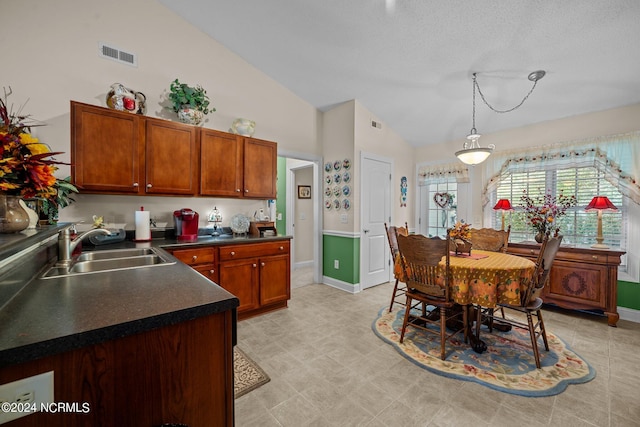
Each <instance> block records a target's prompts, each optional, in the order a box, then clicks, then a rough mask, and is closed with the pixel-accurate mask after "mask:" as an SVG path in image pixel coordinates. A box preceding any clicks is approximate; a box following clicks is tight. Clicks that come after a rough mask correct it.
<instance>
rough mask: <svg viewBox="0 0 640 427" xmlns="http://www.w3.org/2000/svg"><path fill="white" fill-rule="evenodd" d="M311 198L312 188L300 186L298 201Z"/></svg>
mask: <svg viewBox="0 0 640 427" xmlns="http://www.w3.org/2000/svg"><path fill="white" fill-rule="evenodd" d="M310 198H311V186H310V185H298V199H310Z"/></svg>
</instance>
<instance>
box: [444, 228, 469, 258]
mask: <svg viewBox="0 0 640 427" xmlns="http://www.w3.org/2000/svg"><path fill="white" fill-rule="evenodd" d="M470 228H471V224H465V223H464V222H463V221H458V222H456V223H455V225H454V226H453V228H451V229H450V230H449V241H450V242H451V243H453V250H454V252H455V253H456V255H457V254H458V253H468V254H469V255H471V240H469V239H471V230H470Z"/></svg>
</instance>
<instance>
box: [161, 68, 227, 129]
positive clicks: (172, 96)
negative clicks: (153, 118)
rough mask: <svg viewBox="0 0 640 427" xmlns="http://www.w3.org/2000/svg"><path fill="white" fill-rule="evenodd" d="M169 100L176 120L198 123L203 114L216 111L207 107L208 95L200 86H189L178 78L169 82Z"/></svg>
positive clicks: (201, 119)
mask: <svg viewBox="0 0 640 427" xmlns="http://www.w3.org/2000/svg"><path fill="white" fill-rule="evenodd" d="M169 100H170V101H171V103H172V104H173V105H172V107H171V108H172V110H173V111H174V112H176V113H178V120H180V121H181V122H183V123H189V124H192V125H199V124H201V123H202V121H203V119H204V116H205V114H209V113H211V112H214V111H216V109H215V108H213V107H209V103H210V101H209V96H208V95H207V91H206V90H204V89H203V88H202V86H200V85H197V86H189V85H187V84H186V83H180V81H178V79H175V80H174V81H172V82H171V86H170V87H169Z"/></svg>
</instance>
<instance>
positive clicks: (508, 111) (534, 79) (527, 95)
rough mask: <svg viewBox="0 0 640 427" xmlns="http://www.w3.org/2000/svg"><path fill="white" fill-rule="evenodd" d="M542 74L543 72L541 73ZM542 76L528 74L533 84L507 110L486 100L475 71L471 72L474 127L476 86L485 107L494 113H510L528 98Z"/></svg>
mask: <svg viewBox="0 0 640 427" xmlns="http://www.w3.org/2000/svg"><path fill="white" fill-rule="evenodd" d="M543 75H544V74H543ZM540 78H542V77H538V78H533V79H532V77H531V76H530V77H529V80H532V81H533V86H531V90H530V91H529V93H528V94H526V95H525V97H524V98H523V99H522V101H520V103H519V104H518V105H516V106H515V107H513V108H509V109H508V110H498V109H497V108H494V107H493V106H492V105H491V104H489V103H488V102H487V100H486V99H485V97H484V94H483V93H482V90H480V85H479V84H478V81H477V80H476V73H473V108H474V110H473V115H474V125H473V126H474V127H475V107H476V90H475V89H476V88H478V93H479V94H480V98H482V101H483V102H484V103H485V104H486V105H487V107H489V108H490V109H491V110H492V111H494V112H496V113H510V112H511V111H513V110H516V109H518V108H520V106H521V105H522V104H524V102H525V101H526V100H527V98H529V95H531V93H533V90H534V89H535V88H536V85H537V84H538V80H539V79H540Z"/></svg>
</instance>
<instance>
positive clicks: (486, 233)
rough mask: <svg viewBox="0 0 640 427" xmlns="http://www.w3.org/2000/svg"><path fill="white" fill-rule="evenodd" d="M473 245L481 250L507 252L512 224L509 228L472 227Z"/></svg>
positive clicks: (471, 238)
mask: <svg viewBox="0 0 640 427" xmlns="http://www.w3.org/2000/svg"><path fill="white" fill-rule="evenodd" d="M470 232H471V237H470V238H469V240H471V247H472V248H473V249H479V250H481V251H491V252H503V253H504V252H507V246H508V245H509V235H510V234H511V226H509V227H508V228H507V230H506V231H505V230H495V229H493V228H471V229H470Z"/></svg>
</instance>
